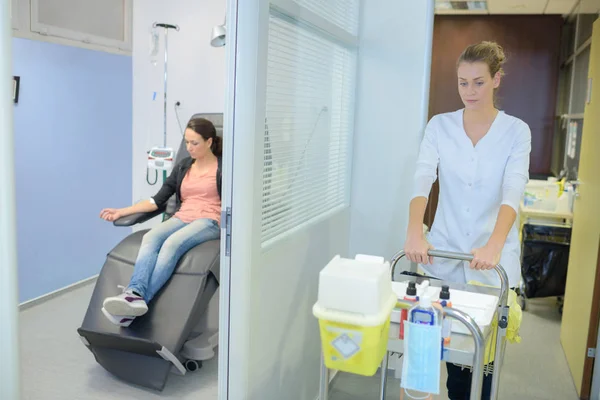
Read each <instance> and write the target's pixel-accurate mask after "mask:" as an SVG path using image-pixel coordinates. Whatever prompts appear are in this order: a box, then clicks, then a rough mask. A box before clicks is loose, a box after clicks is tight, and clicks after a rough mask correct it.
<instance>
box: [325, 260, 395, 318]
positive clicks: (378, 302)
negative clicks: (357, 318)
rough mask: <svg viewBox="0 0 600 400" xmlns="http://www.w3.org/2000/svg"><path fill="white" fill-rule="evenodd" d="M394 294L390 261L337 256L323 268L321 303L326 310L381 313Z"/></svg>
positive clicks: (368, 313) (370, 313)
mask: <svg viewBox="0 0 600 400" xmlns="http://www.w3.org/2000/svg"><path fill="white" fill-rule="evenodd" d="M392 296H394V292H393V290H392V280H391V275H390V264H389V262H383V261H382V259H378V258H371V257H368V256H360V255H359V256H357V259H355V260H352V259H347V258H341V257H340V256H339V255H337V256H335V257H334V258H333V259H332V260H331V261H330V262H329V264H327V266H326V267H325V268H324V269H323V270H321V273H320V278H319V299H318V304H319V306H320V307H321V308H322V309H329V310H336V311H341V312H348V313H355V314H363V315H378V314H380V313H381V311H382V310H385V309H386V308H388V305H389V302H390V297H392Z"/></svg>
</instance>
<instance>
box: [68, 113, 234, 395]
mask: <svg viewBox="0 0 600 400" xmlns="http://www.w3.org/2000/svg"><path fill="white" fill-rule="evenodd" d="M195 117H203V118H206V119H208V120H210V121H211V122H213V124H214V125H215V127H216V128H217V134H218V135H219V136H222V131H223V128H222V127H223V115H222V114H196V115H194V116H192V118H195ZM187 156H189V154H188V152H187V150H186V146H185V139H182V141H181V144H180V146H179V151H178V152H177V155H176V162H179V161H180V160H181V159H183V158H185V157H187ZM158 188H159V186H157V190H158ZM163 212H164V213H166V216H167V217H171V216H172V215H173V214H174V212H175V195H173V197H172V198H171V199H170V200H169V202H168V204H167V206H166V209H162V210H157V211H155V212H152V213H139V214H134V215H129V216H127V217H124V218H120V219H118V220H116V221H114V225H115V226H132V225H134V224H137V223H142V222H144V221H147V220H149V219H151V218H153V217H156V216H158V215H160V214H161V213H163ZM146 232H147V230H143V231H138V232H135V233H133V234H131V235H129V236H127V237H126V238H125V239H123V240H122V241H121V242H120V243H119V244H118V245H117V246H116V247H115V248H113V249H112V250H111V251H110V253H108V256H107V258H106V262H105V263H104V266H103V267H102V271H101V272H100V275H99V277H98V280H97V282H96V286H95V288H94V292H93V295H92V299H91V301H90V304H89V307H88V309H87V312H86V314H85V317H84V320H83V323H82V325H81V327H80V328H79V329H78V330H77V332H78V333H79V335H80V338H81V340H82V341H83V343H84V344H85V345H86V346H87V348H88V349H89V350H90V351H91V352H92V353H93V354H94V357H95V358H96V361H97V362H98V363H99V364H100V365H102V367H104V368H105V369H106V370H107V371H109V372H110V373H112V374H113V375H115V376H117V377H119V378H121V379H123V380H125V381H128V382H131V383H133V384H136V385H140V386H144V387H148V388H152V389H155V390H159V391H161V390H163V388H164V386H165V383H166V381H167V378H168V376H169V373H170V371H171V370H174V371H175V372H178V373H180V374H185V373H186V370H187V371H195V370H196V369H198V368H200V367H201V363H202V361H203V360H208V359H211V358H213V357H214V355H215V353H214V351H213V349H214V348H215V347H216V346H217V344H218V326H219V289H218V288H219V271H220V269H219V268H220V265H219V257H220V241H219V240H213V241H208V242H205V243H202V244H200V245H198V246H196V247H194V248H193V249H191V250H189V251H188V252H187V253H186V254H184V255H183V257H182V258H181V259H180V260H179V263H178V264H177V267H176V269H175V271H174V273H173V275H172V277H171V279H170V280H169V281H167V283H166V284H165V285H164V287H163V288H162V290H161V291H160V292H159V293H158V294H157V295H156V296H155V297H154V299H153V300H152V301H151V302H150V304H149V305H148V306H149V307H148V308H149V310H148V313H146V314H145V315H144V316H142V317H137V318H136V319H135V320H134V322H133V323H132V324H131V325H130V326H129V327H127V328H121V327H119V326H116V325H114V324H112V323H111V322H110V321H108V319H107V318H106V317H105V316H104V315H103V314H102V311H101V309H102V303H103V301H104V299H105V298H106V297H109V296H114V295H117V294H119V293H121V289H119V288H118V285H122V286H126V285H127V284H128V282H129V279H130V278H131V275H132V273H133V266H134V264H135V260H136V258H137V254H138V251H139V248H140V245H141V242H142V236H143V235H144V233H146Z"/></svg>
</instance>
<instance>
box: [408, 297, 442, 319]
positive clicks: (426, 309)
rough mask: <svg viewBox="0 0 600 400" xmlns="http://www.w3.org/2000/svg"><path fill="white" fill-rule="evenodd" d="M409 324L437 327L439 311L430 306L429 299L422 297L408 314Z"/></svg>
mask: <svg viewBox="0 0 600 400" xmlns="http://www.w3.org/2000/svg"><path fill="white" fill-rule="evenodd" d="M408 315H409V320H410V322H413V323H415V324H426V325H438V324H439V323H440V316H439V310H438V309H437V308H435V307H434V306H433V305H432V304H431V297H429V296H423V297H421V298H420V299H419V302H418V303H417V304H415V305H414V306H413V307H412V308H411V309H410V310H409V312H408Z"/></svg>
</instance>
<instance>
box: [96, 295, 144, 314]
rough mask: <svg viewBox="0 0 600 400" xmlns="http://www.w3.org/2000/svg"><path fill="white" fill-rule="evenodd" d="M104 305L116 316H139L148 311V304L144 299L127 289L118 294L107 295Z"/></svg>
mask: <svg viewBox="0 0 600 400" xmlns="http://www.w3.org/2000/svg"><path fill="white" fill-rule="evenodd" d="M102 305H103V306H104V308H106V311H108V312H109V313H110V314H112V315H114V316H116V317H120V316H124V317H132V316H133V317H139V316H142V315H144V314H146V313H147V312H148V305H147V304H146V302H145V301H144V299H143V298H142V297H140V296H138V295H137V294H135V293H133V292H132V291H131V290H126V291H125V292H123V293H121V294H120V295H118V296H112V297H107V298H106V299H104V303H103V304H102Z"/></svg>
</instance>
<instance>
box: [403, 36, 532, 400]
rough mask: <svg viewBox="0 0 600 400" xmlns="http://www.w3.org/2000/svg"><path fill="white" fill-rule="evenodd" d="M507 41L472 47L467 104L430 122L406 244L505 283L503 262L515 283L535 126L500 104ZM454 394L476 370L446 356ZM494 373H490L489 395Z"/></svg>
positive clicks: (437, 266)
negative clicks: (431, 205) (426, 228)
mask: <svg viewBox="0 0 600 400" xmlns="http://www.w3.org/2000/svg"><path fill="white" fill-rule="evenodd" d="M504 62H505V55H504V51H503V49H502V48H501V47H500V46H499V45H498V44H496V43H493V42H481V43H477V44H474V45H471V46H469V47H467V48H466V49H465V50H464V51H463V53H462V54H461V55H460V57H459V59H458V62H457V80H458V93H459V95H460V97H461V100H462V102H463V104H464V108H462V109H460V110H457V111H454V112H449V113H444V114H439V115H436V116H434V117H433V118H432V119H431V120H430V121H429V123H428V124H427V127H426V129H425V135H424V138H423V141H422V143H421V148H420V152H419V156H418V160H417V168H416V172H415V177H414V185H415V189H414V193H413V196H412V200H411V202H410V211H409V225H408V232H407V240H406V243H405V247H404V251H405V252H406V256H407V258H408V259H410V260H411V261H413V262H416V263H419V264H420V267H421V269H422V270H423V271H425V273H426V274H428V275H430V276H433V277H436V278H440V279H443V280H446V281H451V282H459V283H467V282H469V281H477V282H481V283H484V284H488V285H495V286H500V280H499V277H498V275H497V273H496V272H495V271H494V270H493V268H494V267H495V266H496V265H497V264H498V263H500V264H502V266H503V267H504V269H505V270H506V273H507V274H508V279H509V287H516V286H517V284H518V282H519V279H520V274H521V267H520V244H519V235H518V230H517V225H516V224H515V220H516V217H517V211H518V208H519V203H520V201H521V197H522V196H523V194H524V192H525V185H526V183H527V182H528V179H529V155H530V152H531V131H530V129H529V126H528V125H527V124H526V123H525V122H523V121H522V120H520V119H518V118H516V117H513V116H511V115H508V114H506V113H505V112H503V111H501V110H499V109H498V108H496V105H495V93H496V90H497V89H498V87H499V86H500V81H501V78H502V76H503V75H504V72H503V69H502V65H503V64H504ZM438 175H439V187H440V193H439V201H438V206H437V212H436V215H435V220H434V222H433V225H432V226H431V229H430V233H429V235H428V236H427V237H426V236H425V235H424V234H423V228H422V227H423V218H424V215H425V208H426V206H427V199H428V196H429V193H430V191H431V186H432V184H433V182H434V181H435V180H436V178H437V177H438ZM430 249H438V250H445V251H453V252H460V253H470V254H473V256H474V258H473V261H472V262H470V263H467V262H464V261H455V260H446V259H438V258H435V259H434V258H431V257H428V255H427V252H428V250H430ZM446 365H447V369H448V380H447V384H446V386H447V388H448V396H449V398H450V400H458V399H460V400H463V399H468V398H469V395H470V384H471V372H470V371H469V370H468V369H464V370H463V369H461V367H459V366H456V365H453V364H449V363H447V364H446ZM491 378H492V376H491V375H488V376H486V377H485V379H484V384H483V394H482V399H489V397H490V389H491V382H492V379H491Z"/></svg>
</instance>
